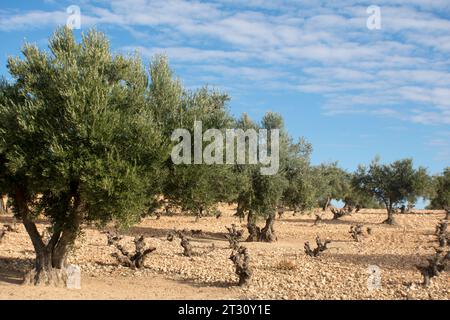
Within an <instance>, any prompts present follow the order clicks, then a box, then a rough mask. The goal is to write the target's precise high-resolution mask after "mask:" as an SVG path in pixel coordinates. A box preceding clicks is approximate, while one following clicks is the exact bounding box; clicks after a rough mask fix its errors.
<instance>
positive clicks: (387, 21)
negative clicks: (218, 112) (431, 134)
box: [0, 0, 450, 124]
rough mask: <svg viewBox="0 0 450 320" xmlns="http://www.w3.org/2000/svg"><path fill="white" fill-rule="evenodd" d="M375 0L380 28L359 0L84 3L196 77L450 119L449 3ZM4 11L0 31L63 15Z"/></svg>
mask: <svg viewBox="0 0 450 320" xmlns="http://www.w3.org/2000/svg"><path fill="white" fill-rule="evenodd" d="M376 4H377V5H379V6H380V7H381V18H382V29H381V30H378V31H370V30H368V29H367V28H366V19H367V17H368V15H367V13H366V8H367V6H368V4H367V1H362V0H341V1H325V0H319V1H317V0H314V1H313V0H272V1H264V0H249V1H245V3H243V2H242V1H237V0H220V1H219V0H210V1H186V0H151V1H150V0H149V1H146V0H131V1H122V0H112V1H95V2H88V1H86V2H85V4H84V5H83V6H82V7H81V9H82V14H83V16H82V23H83V24H84V27H86V26H91V25H100V26H103V25H111V26H116V27H120V28H124V29H125V30H128V31H129V32H130V34H132V35H133V36H134V37H135V43H133V44H130V45H128V46H126V47H124V48H123V49H124V50H132V49H133V48H136V49H138V50H139V51H141V52H142V53H143V54H144V55H145V56H151V55H153V54H154V53H157V52H166V53H167V54H168V55H169V57H170V58H171V59H172V61H174V62H175V63H178V64H183V65H190V66H191V67H190V69H191V70H192V72H194V71H195V72H197V73H198V74H196V78H198V79H211V80H218V82H219V80H220V79H222V80H223V81H224V82H225V83H224V85H225V86H239V87H242V86H245V85H247V86H248V87H254V86H260V87H263V88H272V89H273V88H281V87H283V88H284V89H288V90H298V91H302V92H307V93H316V94H320V95H322V96H324V97H325V99H326V102H325V104H324V112H325V113H326V114H329V115H331V114H344V113H364V112H365V113H367V114H368V115H376V116H385V117H396V118H399V119H402V120H409V121H413V122H419V123H426V124H449V123H450V117H449V109H450V102H449V101H450V92H449V89H448V88H450V36H449V30H450V20H448V19H446V18H444V17H445V15H444V14H443V13H445V12H450V2H449V1H447V0H434V1H423V0H378V1H377V3H376ZM447 16H448V15H447ZM0 17H1V21H0V31H1V30H3V31H9V30H15V29H24V28H38V27H39V26H44V27H48V26H52V25H57V24H62V23H64V22H65V18H66V14H65V12H64V11H63V12H59V11H54V12H44V11H31V12H25V13H17V12H12V13H5V12H0ZM192 78H193V77H192ZM237 80H239V81H237Z"/></svg>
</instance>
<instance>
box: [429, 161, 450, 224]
mask: <svg viewBox="0 0 450 320" xmlns="http://www.w3.org/2000/svg"><path fill="white" fill-rule="evenodd" d="M429 189H430V190H429V192H428V193H429V196H428V197H429V199H430V204H429V205H428V207H427V208H428V209H444V210H445V211H446V217H445V219H447V220H448V219H449V213H450V167H446V168H445V169H444V172H443V173H442V174H441V175H436V176H433V177H432V179H431V184H430V188H429Z"/></svg>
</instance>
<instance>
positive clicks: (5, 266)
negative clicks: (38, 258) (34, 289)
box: [0, 257, 34, 284]
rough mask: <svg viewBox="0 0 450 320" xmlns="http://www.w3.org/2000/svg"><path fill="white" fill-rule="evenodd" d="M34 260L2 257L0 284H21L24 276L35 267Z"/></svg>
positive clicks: (0, 259)
mask: <svg viewBox="0 0 450 320" xmlns="http://www.w3.org/2000/svg"><path fill="white" fill-rule="evenodd" d="M33 262H34V261H33V259H21V258H7V257H0V283H1V282H5V283H11V284H21V283H22V282H23V275H24V273H25V272H26V271H27V270H28V269H31V268H32V266H33Z"/></svg>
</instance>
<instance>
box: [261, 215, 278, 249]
mask: <svg viewBox="0 0 450 320" xmlns="http://www.w3.org/2000/svg"><path fill="white" fill-rule="evenodd" d="M274 223H275V213H273V214H271V215H270V216H269V217H268V218H267V219H266V225H265V226H264V228H262V230H261V234H260V236H259V241H262V242H273V241H276V240H277V236H276V235H275V229H274V227H273V225H274Z"/></svg>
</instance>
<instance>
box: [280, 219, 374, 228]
mask: <svg viewBox="0 0 450 320" xmlns="http://www.w3.org/2000/svg"><path fill="white" fill-rule="evenodd" d="M278 221H283V222H295V223H305V224H310V225H311V226H320V225H321V224H326V225H348V226H350V225H355V224H359V223H360V224H363V225H376V223H375V224H374V223H367V222H366V223H364V222H361V221H353V220H340V219H338V220H335V219H323V220H322V221H321V222H320V223H318V224H316V225H314V223H315V222H316V219H310V218H308V219H289V220H278Z"/></svg>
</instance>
